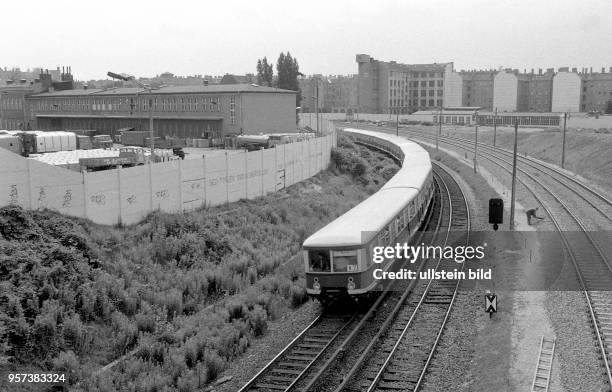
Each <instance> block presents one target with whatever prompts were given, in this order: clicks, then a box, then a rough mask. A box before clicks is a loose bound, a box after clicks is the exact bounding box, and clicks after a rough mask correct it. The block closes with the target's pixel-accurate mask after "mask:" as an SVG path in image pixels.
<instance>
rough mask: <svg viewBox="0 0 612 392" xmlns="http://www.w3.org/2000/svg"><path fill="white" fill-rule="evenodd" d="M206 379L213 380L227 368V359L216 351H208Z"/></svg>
mask: <svg viewBox="0 0 612 392" xmlns="http://www.w3.org/2000/svg"><path fill="white" fill-rule="evenodd" d="M204 362H205V364H206V381H207V382H211V381H214V380H216V379H217V377H218V376H219V374H221V372H223V370H224V369H225V361H224V360H223V359H222V358H221V357H220V356H219V355H218V354H217V353H215V352H206V358H205V361H204Z"/></svg>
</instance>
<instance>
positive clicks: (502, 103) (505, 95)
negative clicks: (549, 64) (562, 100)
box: [493, 68, 554, 112]
mask: <svg viewBox="0 0 612 392" xmlns="http://www.w3.org/2000/svg"><path fill="white" fill-rule="evenodd" d="M553 75H554V72H553V69H552V68H551V69H548V70H547V71H546V73H545V74H542V73H541V71H540V72H539V73H538V74H535V73H534V72H533V71H532V72H531V73H526V72H523V73H519V71H518V70H516V69H515V70H510V69H506V70H503V71H500V72H498V73H497V75H495V78H494V81H493V109H496V110H498V111H502V112H550V111H551V107H552V90H553Z"/></svg>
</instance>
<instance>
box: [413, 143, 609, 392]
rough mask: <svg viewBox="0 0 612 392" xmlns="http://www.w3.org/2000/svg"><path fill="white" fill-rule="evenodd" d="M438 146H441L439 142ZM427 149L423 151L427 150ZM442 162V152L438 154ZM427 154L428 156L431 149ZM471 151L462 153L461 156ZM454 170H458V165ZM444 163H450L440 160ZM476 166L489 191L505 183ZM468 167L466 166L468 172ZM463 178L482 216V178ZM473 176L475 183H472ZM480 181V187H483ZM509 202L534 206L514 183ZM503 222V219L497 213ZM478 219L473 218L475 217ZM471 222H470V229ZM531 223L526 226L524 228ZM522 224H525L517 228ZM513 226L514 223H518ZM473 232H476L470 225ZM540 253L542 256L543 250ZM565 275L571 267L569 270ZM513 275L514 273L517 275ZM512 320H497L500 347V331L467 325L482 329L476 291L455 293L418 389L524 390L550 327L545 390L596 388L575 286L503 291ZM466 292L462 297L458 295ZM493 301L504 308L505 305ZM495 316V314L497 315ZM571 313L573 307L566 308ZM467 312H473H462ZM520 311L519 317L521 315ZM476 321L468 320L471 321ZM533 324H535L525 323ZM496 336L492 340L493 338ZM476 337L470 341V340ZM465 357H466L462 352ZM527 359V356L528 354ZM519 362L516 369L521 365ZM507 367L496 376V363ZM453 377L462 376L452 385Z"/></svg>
mask: <svg viewBox="0 0 612 392" xmlns="http://www.w3.org/2000/svg"><path fill="white" fill-rule="evenodd" d="M442 146H444V147H445V148H447V147H448V145H444V144H442ZM431 151H432V149H430V153H431ZM440 155H441V156H442V157H443V161H444V160H445V159H449V157H448V155H446V154H440ZM455 155H459V157H460V158H462V157H463V156H465V151H463V150H459V151H457V152H456V154H455ZM432 156H433V154H432ZM470 158H471V156H470V154H469V153H468V159H470ZM455 162H456V165H461V166H463V170H461V169H460V171H459V173H460V175H461V174H462V173H461V172H462V171H463V172H464V173H465V171H466V169H467V168H468V166H466V165H465V164H459V163H458V162H457V161H455ZM448 165H449V166H452V164H448ZM479 165H481V166H484V167H486V169H487V171H488V172H489V175H490V176H491V178H488V180H489V181H490V182H493V183H494V184H498V185H499V187H498V186H496V187H495V188H497V189H499V188H506V189H507V188H509V186H510V184H509V178H508V177H509V176H508V173H506V172H504V171H502V170H501V169H500V168H499V167H497V166H496V165H493V164H492V163H490V162H488V161H486V160H484V159H481V160H480V162H479ZM468 170H469V169H468ZM463 178H464V179H465V181H466V182H467V183H469V184H470V186H471V187H472V188H473V189H478V198H479V199H480V202H478V201H476V202H475V205H479V204H480V205H481V206H480V208H483V209H481V210H477V211H482V212H483V213H484V212H485V211H487V209H486V207H485V206H482V202H483V201H484V200H486V199H488V197H493V196H489V195H487V194H486V193H485V192H484V190H485V189H489V190H490V188H491V187H490V186H483V184H482V181H483V179H482V177H480V176H474V175H467V176H463ZM474 180H476V182H474ZM485 185H486V184H485ZM517 189H518V192H517V193H518V195H517V200H518V201H519V202H522V203H524V205H530V206H531V205H536V202H535V200H534V198H533V196H532V195H530V194H529V193H528V191H527V190H526V189H525V188H524V187H522V186H517ZM517 211H519V212H517V218H522V210H519V209H518V208H517ZM505 219H507V217H505ZM476 222H478V219H476ZM476 227H478V226H476ZM532 227H533V226H532ZM522 228H523V229H524V228H530V227H526V226H525V225H523V227H522ZM535 228H537V229H538V230H540V231H552V230H554V226H552V224H551V223H550V222H549V221H548V220H547V221H543V222H538V223H537V224H536V226H535ZM519 229H521V228H520V226H519ZM476 230H478V229H476ZM542 257H550V255H548V254H546V255H544V256H542ZM569 273H570V274H571V273H572V272H571V271H570V272H569ZM519 276H520V275H517V277H519ZM509 294H510V301H516V304H513V305H512V308H513V313H516V314H514V315H513V316H512V318H510V319H508V320H506V321H507V322H504V323H503V324H504V328H505V329H506V330H508V331H510V330H512V335H511V339H512V340H511V342H510V344H509V345H506V342H505V339H506V338H507V336H506V335H505V334H503V333H501V334H498V333H499V332H500V331H498V333H496V332H495V331H494V330H495V329H496V327H495V324H497V323H495V324H494V325H493V328H491V330H490V331H488V333H485V334H484V335H482V334H481V333H480V332H476V331H475V330H481V331H482V330H483V327H482V325H483V324H484V323H485V322H486V321H488V320H483V319H482V318H483V317H486V315H485V314H484V313H483V312H482V297H481V296H482V293H481V292H480V293H479V292H475V293H471V295H470V294H466V293H462V295H461V296H460V297H459V298H458V299H457V300H458V301H459V302H458V303H457V305H456V310H457V309H462V310H463V311H461V312H457V311H456V310H455V311H454V312H453V314H452V315H451V319H450V320H449V325H448V326H447V330H446V332H445V335H444V340H443V342H442V344H441V346H440V348H439V350H438V354H437V355H436V357H435V358H434V363H433V368H434V371H432V375H435V377H431V376H430V377H428V384H427V386H426V388H425V389H424V391H439V390H448V391H491V390H496V391H498V390H499V391H515V390H516V391H518V390H526V388H525V387H526V386H528V387H530V384H531V382H532V379H533V374H534V370H535V363H536V360H537V354H538V350H539V338H540V337H541V335H542V333H547V332H550V333H551V334H553V335H555V336H556V337H557V347H556V351H555V358H554V361H553V370H552V375H551V389H550V390H551V391H600V390H601V391H603V390H605V389H603V388H604V387H605V385H604V384H603V380H604V378H603V374H602V372H603V368H602V367H601V364H602V363H601V361H600V360H599V359H598V355H599V352H598V351H597V347H596V346H595V345H594V342H595V341H594V335H593V329H592V327H591V325H590V319H589V316H588V313H587V308H586V302H585V300H584V296H583V294H582V293H581V292H579V291H546V292H542V291H540V292H511V293H509ZM466 297H467V298H466ZM500 306H503V307H504V308H507V307H508V306H510V305H509V304H507V303H501V304H500ZM504 308H502V310H501V311H502V313H498V314H497V315H496V317H497V316H501V317H504V313H503V312H504V310H503V309H504ZM567 310H573V311H567ZM470 311H472V312H476V313H473V314H470ZM521 314H522V315H521ZM537 319H540V321H545V322H546V323H548V324H549V325H548V326H547V327H546V328H543V326H542V325H539V324H538V323H537V322H536V320H537ZM475 324H476V325H475ZM534 326H536V327H537V328H533V327H534ZM496 335H497V338H495V336H496ZM475 336H476V338H475ZM470 355H471V356H470ZM530 357H531V361H530V360H529V358H530ZM521 363H522V366H521ZM504 366H507V367H508V372H507V374H504V371H503V367H504ZM457 380H462V381H461V382H458V381H457Z"/></svg>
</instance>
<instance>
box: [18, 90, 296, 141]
mask: <svg viewBox="0 0 612 392" xmlns="http://www.w3.org/2000/svg"><path fill="white" fill-rule="evenodd" d="M295 94H296V92H295V91H289V90H281V89H275V88H271V87H263V86H257V85H252V84H229V85H200V86H170V87H162V88H159V89H154V90H152V91H151V93H149V91H148V90H145V89H142V88H113V89H78V90H65V91H55V92H47V93H41V94H33V95H30V96H29V97H28V98H27V101H28V105H30V106H31V110H32V113H33V117H34V121H35V129H41V130H49V131H53V130H71V129H95V130H100V131H104V132H105V133H108V134H111V135H114V134H115V133H116V132H117V131H118V130H120V129H123V128H135V129H136V130H148V129H149V102H152V111H153V119H154V120H153V121H154V123H153V129H154V130H155V132H156V136H159V137H163V136H175V137H181V138H204V139H208V138H219V137H221V136H224V135H228V134H241V133H260V132H263V133H267V132H293V131H295V129H296V112H295Z"/></svg>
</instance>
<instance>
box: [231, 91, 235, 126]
mask: <svg viewBox="0 0 612 392" xmlns="http://www.w3.org/2000/svg"><path fill="white" fill-rule="evenodd" d="M230 121H231V123H232V125H233V124H236V98H235V97H231V98H230Z"/></svg>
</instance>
